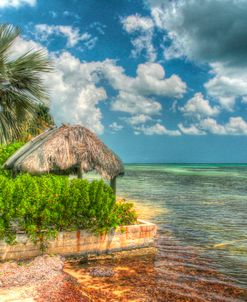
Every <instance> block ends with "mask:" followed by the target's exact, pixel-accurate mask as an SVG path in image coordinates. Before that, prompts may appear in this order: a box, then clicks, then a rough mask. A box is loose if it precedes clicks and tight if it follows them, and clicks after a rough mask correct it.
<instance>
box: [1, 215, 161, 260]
mask: <svg viewBox="0 0 247 302" xmlns="http://www.w3.org/2000/svg"><path fill="white" fill-rule="evenodd" d="M139 223H140V224H138V225H129V226H123V227H119V228H117V229H115V230H113V231H111V232H109V233H107V234H106V235H102V236H97V235H94V234H92V233H90V232H88V231H80V230H78V231H75V232H60V233H59V234H58V236H57V237H56V239H54V240H51V241H50V242H49V245H48V249H47V251H46V253H48V254H60V255H64V256H73V255H78V256H79V255H80V256H83V255H85V256H86V255H94V254H105V253H110V252H116V251H126V250H129V249H136V248H141V247H148V246H152V245H153V241H154V236H155V234H156V230H157V227H156V225H155V224H153V223H149V222H146V221H143V220H139ZM38 255H41V251H40V248H39V246H38V245H35V244H34V243H32V242H31V241H30V240H29V239H28V238H27V236H26V235H25V234H18V235H17V243H16V244H15V245H8V244H6V243H5V242H4V241H0V260H20V259H28V258H32V257H35V256H38Z"/></svg>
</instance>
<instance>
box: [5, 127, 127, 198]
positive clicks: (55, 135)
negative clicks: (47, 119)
mask: <svg viewBox="0 0 247 302" xmlns="http://www.w3.org/2000/svg"><path fill="white" fill-rule="evenodd" d="M4 167H5V168H6V169H11V170H12V171H13V172H14V174H16V173H18V172H21V171H24V172H29V173H30V174H33V175H37V174H45V173H54V174H66V175H69V174H74V173H77V174H78V177H82V175H83V174H84V173H87V172H89V171H93V170H96V171H97V172H98V173H99V174H100V175H101V176H102V177H103V178H105V179H107V180H110V182H111V186H112V188H113V190H114V192H116V177H118V176H120V175H123V174H124V167H123V164H122V162H121V160H120V159H119V158H118V156H117V155H116V154H114V153H113V152H112V151H111V150H110V149H109V148H108V147H107V146H106V145H105V144H104V143H103V142H102V141H100V140H99V139H98V138H97V136H96V135H95V134H94V133H92V132H91V131H90V130H88V129H87V128H85V127H82V126H79V125H76V126H69V125H62V126H61V127H59V128H53V129H49V130H47V131H45V132H44V133H42V134H40V135H38V136H37V137H35V138H34V139H32V140H31V141H30V142H28V143H27V144H25V145H24V146H23V147H22V148H20V149H19V150H18V151H17V152H16V153H15V154H14V155H12V156H11V157H10V158H9V159H8V160H7V161H6V163H5V164H4Z"/></svg>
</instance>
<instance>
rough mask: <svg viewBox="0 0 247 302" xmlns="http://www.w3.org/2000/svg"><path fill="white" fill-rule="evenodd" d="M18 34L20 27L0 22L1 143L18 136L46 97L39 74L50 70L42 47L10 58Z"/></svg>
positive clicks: (49, 64)
mask: <svg viewBox="0 0 247 302" xmlns="http://www.w3.org/2000/svg"><path fill="white" fill-rule="evenodd" d="M19 35H20V29H19V28H17V27H15V26H12V25H7V24H4V25H0V143H6V142H9V141H12V140H15V139H17V138H18V135H19V134H20V132H21V127H22V124H23V122H25V121H27V119H31V118H34V117H35V115H36V111H37V106H38V104H40V103H42V102H43V101H45V100H47V97H48V96H47V93H46V90H45V87H44V85H43V81H42V77H41V74H42V73H43V72H50V71H51V70H52V68H51V63H50V61H49V60H48V59H47V57H46V54H45V53H44V52H43V51H42V50H38V51H32V50H30V51H29V52H27V53H25V54H23V55H20V56H18V57H17V58H13V56H12V57H11V47H12V45H13V43H14V42H15V41H16V38H17V37H18V36H19Z"/></svg>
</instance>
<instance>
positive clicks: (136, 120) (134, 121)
mask: <svg viewBox="0 0 247 302" xmlns="http://www.w3.org/2000/svg"><path fill="white" fill-rule="evenodd" d="M151 120H152V118H151V117H150V116H149V115H145V114H139V115H134V116H132V117H129V118H125V121H126V122H127V123H128V124H130V125H132V126H134V125H138V124H145V123H146V122H148V121H151Z"/></svg>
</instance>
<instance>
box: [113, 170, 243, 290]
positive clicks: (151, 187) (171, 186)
mask: <svg viewBox="0 0 247 302" xmlns="http://www.w3.org/2000/svg"><path fill="white" fill-rule="evenodd" d="M125 169H126V173H125V176H124V177H122V178H118V181H117V194H118V195H120V196H121V197H123V198H126V199H128V200H134V201H135V203H136V205H137V207H139V208H141V209H142V211H141V212H142V218H144V219H148V220H151V221H152V222H155V223H156V224H157V225H158V228H159V232H160V233H162V234H168V233H169V234H170V235H171V236H173V237H174V238H175V239H177V240H179V242H180V244H181V245H185V246H191V247H192V248H193V250H195V249H196V250H197V251H198V253H199V254H200V255H202V256H205V257H207V258H210V260H212V261H211V263H212V265H215V267H217V270H219V271H221V272H222V273H224V274H225V275H227V276H230V277H231V278H233V279H234V280H235V281H236V283H238V284H239V285H240V286H243V287H246V288H247V165H245V164H129V165H126V166H125Z"/></svg>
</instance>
